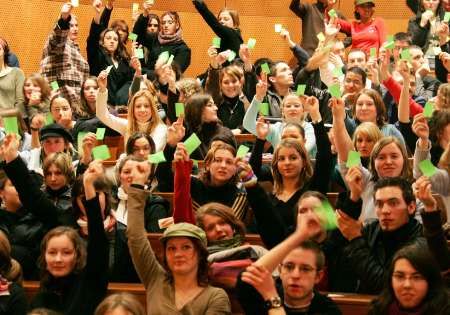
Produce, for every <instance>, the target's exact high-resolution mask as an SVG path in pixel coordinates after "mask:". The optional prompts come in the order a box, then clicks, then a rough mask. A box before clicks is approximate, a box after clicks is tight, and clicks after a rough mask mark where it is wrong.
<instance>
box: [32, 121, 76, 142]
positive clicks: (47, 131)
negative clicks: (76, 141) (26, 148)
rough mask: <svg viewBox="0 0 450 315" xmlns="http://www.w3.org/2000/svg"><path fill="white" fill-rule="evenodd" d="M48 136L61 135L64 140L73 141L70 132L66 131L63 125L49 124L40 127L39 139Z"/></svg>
mask: <svg viewBox="0 0 450 315" xmlns="http://www.w3.org/2000/svg"><path fill="white" fill-rule="evenodd" d="M50 137H62V138H64V140H67V141H69V142H71V143H73V138H72V135H71V134H70V132H68V131H67V130H66V129H65V128H64V127H63V126H61V125H59V124H49V125H47V126H44V127H43V128H42V129H41V135H40V137H39V140H41V141H42V140H44V139H47V138H50Z"/></svg>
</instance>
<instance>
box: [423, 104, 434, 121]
mask: <svg viewBox="0 0 450 315" xmlns="http://www.w3.org/2000/svg"><path fill="white" fill-rule="evenodd" d="M433 112H434V103H433V102H429V101H428V102H427V103H426V104H425V107H424V108H423V116H424V117H425V118H431V116H433Z"/></svg>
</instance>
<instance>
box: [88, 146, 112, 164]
mask: <svg viewBox="0 0 450 315" xmlns="http://www.w3.org/2000/svg"><path fill="white" fill-rule="evenodd" d="M92 155H93V156H94V160H100V161H104V160H107V159H109V158H110V157H111V154H110V153H109V149H108V146H107V145H106V144H102V145H99V146H97V147H95V148H93V149H92Z"/></svg>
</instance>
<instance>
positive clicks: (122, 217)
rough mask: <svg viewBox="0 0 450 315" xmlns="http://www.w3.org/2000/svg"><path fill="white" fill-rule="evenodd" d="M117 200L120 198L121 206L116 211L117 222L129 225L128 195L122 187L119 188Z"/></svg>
mask: <svg viewBox="0 0 450 315" xmlns="http://www.w3.org/2000/svg"><path fill="white" fill-rule="evenodd" d="M117 198H119V200H120V201H119V205H118V206H117V210H116V220H117V221H118V222H120V223H122V224H124V225H127V221H128V209H127V200H128V194H127V193H126V192H125V190H123V188H122V187H119V189H118V190H117Z"/></svg>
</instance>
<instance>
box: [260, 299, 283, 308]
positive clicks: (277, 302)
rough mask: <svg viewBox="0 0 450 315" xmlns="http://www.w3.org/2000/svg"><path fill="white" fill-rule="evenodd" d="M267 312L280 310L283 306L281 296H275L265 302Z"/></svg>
mask: <svg viewBox="0 0 450 315" xmlns="http://www.w3.org/2000/svg"><path fill="white" fill-rule="evenodd" d="M264 303H265V307H266V310H270V309H272V308H279V307H281V306H282V304H281V298H280V297H279V296H274V297H273V298H270V299H268V300H266V301H264Z"/></svg>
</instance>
